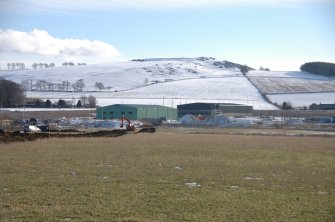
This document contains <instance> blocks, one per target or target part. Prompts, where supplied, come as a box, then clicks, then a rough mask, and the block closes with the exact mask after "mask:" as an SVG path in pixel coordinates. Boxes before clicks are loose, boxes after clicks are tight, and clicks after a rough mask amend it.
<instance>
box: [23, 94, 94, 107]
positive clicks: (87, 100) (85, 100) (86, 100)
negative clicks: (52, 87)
mask: <svg viewBox="0 0 335 222" xmlns="http://www.w3.org/2000/svg"><path fill="white" fill-rule="evenodd" d="M96 106H97V100H96V98H95V97H94V96H92V95H89V96H88V97H86V96H81V97H80V98H79V99H78V100H77V101H76V99H75V98H73V99H72V100H64V99H59V100H58V102H52V101H51V100H50V99H47V100H46V101H44V100H41V99H36V100H32V101H30V102H27V103H26V104H25V107H31V108H74V107H76V108H95V107H96Z"/></svg>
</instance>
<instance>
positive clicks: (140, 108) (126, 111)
mask: <svg viewBox="0 0 335 222" xmlns="http://www.w3.org/2000/svg"><path fill="white" fill-rule="evenodd" d="M96 112H97V119H120V118H121V117H122V116H125V117H127V118H128V119H131V120H135V119H160V120H176V119H177V109H174V108H170V107H166V106H159V105H141V104H115V105H110V106H104V107H99V108H97V110H96Z"/></svg>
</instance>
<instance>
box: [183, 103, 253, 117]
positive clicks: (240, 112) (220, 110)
mask: <svg viewBox="0 0 335 222" xmlns="http://www.w3.org/2000/svg"><path fill="white" fill-rule="evenodd" d="M177 109H178V117H182V116H184V115H186V114H191V115H195V116H198V115H201V116H210V115H225V116H248V115H251V114H252V106H247V105H241V104H234V103H190V104H182V105H178V106H177Z"/></svg>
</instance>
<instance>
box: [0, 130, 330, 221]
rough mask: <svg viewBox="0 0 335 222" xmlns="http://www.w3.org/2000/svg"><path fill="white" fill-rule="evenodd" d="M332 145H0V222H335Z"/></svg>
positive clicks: (203, 137)
mask: <svg viewBox="0 0 335 222" xmlns="http://www.w3.org/2000/svg"><path fill="white" fill-rule="evenodd" d="M334 144H335V138H334V137H333V138H322V137H283V136H274V137H271V136H247V135H244V136H242V135H221V134H206V133H204V134H203V133H197V134H189V133H183V131H181V130H179V131H173V130H164V131H163V130H158V132H157V133H155V134H132V135H125V136H122V137H116V138H78V139H73V138H72V139H71V138H66V139H45V140H37V141H33V142H26V143H11V144H0V221H335V145H334Z"/></svg>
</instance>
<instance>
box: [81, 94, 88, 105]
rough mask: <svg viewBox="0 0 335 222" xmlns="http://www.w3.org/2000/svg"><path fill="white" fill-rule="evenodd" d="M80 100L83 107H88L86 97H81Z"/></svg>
mask: <svg viewBox="0 0 335 222" xmlns="http://www.w3.org/2000/svg"><path fill="white" fill-rule="evenodd" d="M79 100H80V101H81V104H82V105H83V106H85V105H87V103H88V100H87V97H86V96H81V97H80V98H79Z"/></svg>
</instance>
